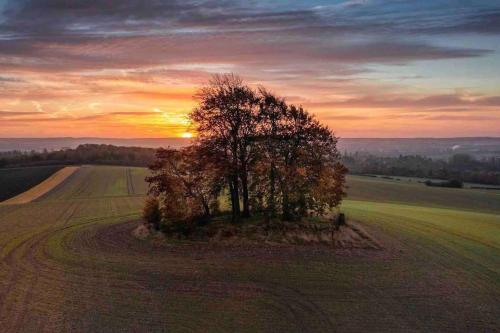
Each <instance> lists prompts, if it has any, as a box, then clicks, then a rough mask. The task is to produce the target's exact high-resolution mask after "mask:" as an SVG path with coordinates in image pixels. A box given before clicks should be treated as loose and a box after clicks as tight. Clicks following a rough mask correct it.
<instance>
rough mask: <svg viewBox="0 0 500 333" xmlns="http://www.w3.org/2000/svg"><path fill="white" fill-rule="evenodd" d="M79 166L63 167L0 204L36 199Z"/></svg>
mask: <svg viewBox="0 0 500 333" xmlns="http://www.w3.org/2000/svg"><path fill="white" fill-rule="evenodd" d="M79 168H80V167H75V166H71V167H65V168H63V169H61V170H59V171H57V172H56V173H54V174H53V175H51V176H50V177H49V178H47V179H45V180H44V181H43V182H41V183H40V184H38V185H36V186H33V187H32V188H30V189H29V190H27V191H26V192H23V193H21V194H19V195H16V196H15V197H13V198H10V199H8V200H5V201H3V202H0V205H17V204H24V203H28V202H31V201H33V200H36V199H38V198H40V197H41V196H42V195H44V194H46V193H48V192H49V191H50V190H52V189H53V188H54V187H56V186H57V185H59V184H61V183H62V182H63V181H64V180H65V179H67V178H68V177H69V176H71V175H72V174H73V173H74V172H75V171H76V170H78V169H79Z"/></svg>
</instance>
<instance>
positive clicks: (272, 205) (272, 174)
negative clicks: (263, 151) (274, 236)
mask: <svg viewBox="0 0 500 333" xmlns="http://www.w3.org/2000/svg"><path fill="white" fill-rule="evenodd" d="M269 182H270V184H269V202H268V207H269V216H270V217H276V167H275V165H274V162H271V169H270V171H269Z"/></svg>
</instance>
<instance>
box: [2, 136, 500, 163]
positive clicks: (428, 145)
mask: <svg viewBox="0 0 500 333" xmlns="http://www.w3.org/2000/svg"><path fill="white" fill-rule="evenodd" d="M189 142H190V139H184V138H147V139H113V138H68V137H67V138H15V139H14V138H4V139H2V138H0V151H8V150H22V151H30V150H36V151H42V150H44V149H47V150H59V149H63V148H76V147H77V146H78V145H80V144H85V143H90V144H110V145H115V146H127V147H131V146H137V147H147V148H157V147H168V146H169V147H172V148H179V147H182V146H185V145H187V144H189ZM339 149H340V151H341V152H349V153H354V152H362V153H370V154H373V155H378V156H398V155H422V156H428V157H433V158H447V157H449V156H451V155H453V154H457V153H466V154H470V155H472V156H474V157H475V158H482V157H489V156H500V138H486V137H483V138H481V137H478V138H439V139H438V138H383V139H381V138H342V139H341V140H340V142H339Z"/></svg>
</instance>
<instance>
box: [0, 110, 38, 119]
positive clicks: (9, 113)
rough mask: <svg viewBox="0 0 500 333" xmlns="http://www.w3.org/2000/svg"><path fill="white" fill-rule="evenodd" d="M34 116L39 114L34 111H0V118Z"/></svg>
mask: <svg viewBox="0 0 500 333" xmlns="http://www.w3.org/2000/svg"><path fill="white" fill-rule="evenodd" d="M35 114H40V113H39V112H35V111H5V110H0V118H3V117H19V116H31V115H35Z"/></svg>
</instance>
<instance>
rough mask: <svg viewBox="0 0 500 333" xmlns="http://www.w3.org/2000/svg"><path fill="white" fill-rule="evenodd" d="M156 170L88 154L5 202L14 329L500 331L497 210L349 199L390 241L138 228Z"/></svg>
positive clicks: (8, 309)
mask: <svg viewBox="0 0 500 333" xmlns="http://www.w3.org/2000/svg"><path fill="white" fill-rule="evenodd" d="M146 175H147V171H146V170H145V169H141V168H126V167H104V166H102V167H101V166H100V167H91V166H88V167H81V168H80V169H79V170H78V171H77V172H75V173H74V174H73V175H72V176H71V177H69V178H68V179H67V180H66V181H64V182H63V183H61V184H60V185H59V186H57V187H55V188H54V189H53V190H52V191H50V192H49V193H47V194H45V195H44V196H42V197H41V198H39V199H38V200H36V201H34V202H30V203H26V204H24V205H7V206H1V207H0V328H1V329H0V331H2V332H54V331H56V332H60V331H63V332H64V331H77V332H102V331H106V332H107V331H113V332H162V331H169V332H193V331H198V332H235V331H237V332H262V331H272V332H305V331H312V332H335V331H339V332H355V331H408V330H411V331H436V332H438V331H439V332H442V331H494V330H495V329H497V328H498V325H500V323H499V319H498V318H499V317H500V316H498V309H499V303H498V299H499V297H500V289H499V288H500V287H499V282H498V281H499V267H500V263H499V262H498V258H499V250H498V246H499V243H500V241H499V240H498V227H499V225H500V221H499V218H498V216H497V215H494V214H486V213H485V214H483V213H477V214H476V213H471V212H459V211H447V210H445V209H434V208H426V207H417V206H404V205H397V204H380V205H378V204H374V203H368V202H362V201H349V202H346V204H345V207H344V209H345V210H346V211H347V213H348V214H349V215H348V216H351V217H355V218H356V219H357V220H359V221H360V222H361V223H363V226H364V227H366V228H367V229H369V231H370V232H371V233H373V234H374V235H375V236H376V237H377V239H379V240H380V241H381V242H383V243H384V248H385V250H383V251H377V250H356V251H355V252H349V251H333V250H332V249H331V248H328V247H300V246H280V247H276V246H274V247H273V246H260V247H257V248H256V247H255V246H238V247H232V248H228V246H225V247H222V246H216V245H213V244H212V245H210V244H202V243H194V244H193V243H185V242H179V243H175V244H166V243H164V242H155V241H154V240H148V241H139V240H137V239H135V238H134V237H133V236H132V235H131V231H132V230H133V229H134V228H135V226H136V225H137V221H138V219H139V218H140V214H141V208H142V204H143V200H144V195H145V193H146V190H147V188H146V184H145V183H144V177H145V176H146Z"/></svg>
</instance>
